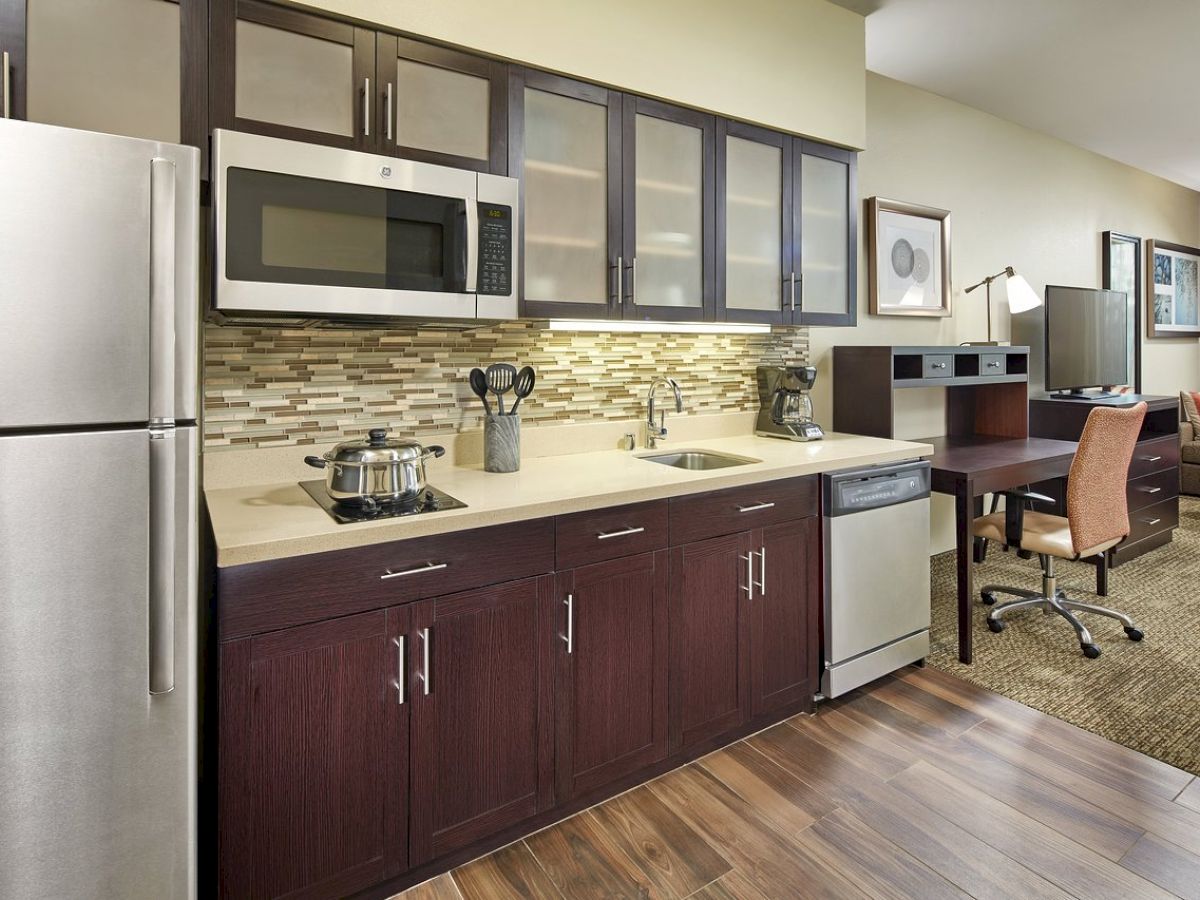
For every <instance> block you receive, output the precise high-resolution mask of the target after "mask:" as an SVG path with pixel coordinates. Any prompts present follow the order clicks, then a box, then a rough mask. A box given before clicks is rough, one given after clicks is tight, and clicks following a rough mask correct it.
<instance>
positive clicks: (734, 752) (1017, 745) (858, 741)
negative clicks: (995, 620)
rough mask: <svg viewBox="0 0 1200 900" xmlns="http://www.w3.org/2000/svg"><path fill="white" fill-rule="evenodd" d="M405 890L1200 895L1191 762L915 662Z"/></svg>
mask: <svg viewBox="0 0 1200 900" xmlns="http://www.w3.org/2000/svg"><path fill="white" fill-rule="evenodd" d="M398 896H399V897H400V898H404V900H477V898H478V900H483V898H486V900H498V898H509V897H512V898H516V897H522V898H529V897H535V898H542V897H545V898H568V900H574V898H613V897H646V898H684V897H693V898H705V900H708V898H712V900H717V898H739V900H743V898H744V900H763V898H779V897H788V898H790V897H830V898H847V897H872V898H908V897H916V898H922V900H924V898H941V897H947V898H950V897H979V898H1000V897H1005V898H1007V897H1020V898H1051V897H1054V898H1063V897H1078V898H1088V900H1104V898H1112V900H1130V898H1143V897H1145V898H1154V897H1167V898H1169V897H1183V898H1196V900H1200V779H1193V777H1192V776H1191V775H1190V774H1188V773H1186V772H1182V771H1180V770H1179V769H1175V768H1172V767H1171V766H1168V765H1166V764H1165V763H1160V762H1158V761H1157V760H1154V759H1151V758H1150V757H1147V756H1142V755H1141V754H1139V753H1135V752H1134V751H1132V750H1127V749H1125V748H1124V747H1121V746H1119V745H1117V744H1113V743H1111V742H1109V741H1106V740H1104V739H1103V738H1100V737H1097V736H1095V735H1093V734H1090V733H1089V732H1086V731H1081V730H1079V729H1077V728H1075V727H1074V726H1072V725H1068V724H1065V723H1063V722H1060V721H1059V720H1057V719H1053V718H1051V717H1049V716H1046V715H1044V714H1042V713H1040V712H1037V711H1036V710H1033V709H1030V708H1028V707H1025V706H1021V705H1020V704H1018V703H1015V702H1013V701H1011V700H1008V699H1006V698H1004V697H1001V696H999V695H997V694H992V693H990V692H988V691H985V690H983V689H981V688H977V687H975V686H973V685H970V684H968V683H966V682H964V681H960V680H958V679H956V678H954V677H953V676H950V675H946V674H944V673H941V672H938V671H936V670H934V669H916V668H910V669H906V670H904V671H902V672H900V673H898V674H897V675H896V676H894V677H891V678H888V679H885V680H883V681H881V682H878V683H876V684H875V685H872V686H871V687H870V688H868V689H866V690H864V691H860V692H856V693H854V694H851V695H849V696H847V697H844V698H840V699H838V700H836V701H833V702H830V703H826V704H824V705H822V707H821V709H820V711H819V713H818V714H817V715H816V716H797V717H795V718H793V719H791V720H789V721H787V722H784V723H782V724H780V725H776V726H775V727H773V728H770V729H768V730H766V731H763V732H761V733H759V734H756V735H754V736H752V737H750V738H747V739H746V740H744V741H740V742H739V743H737V744H734V745H732V746H730V747H726V748H725V749H723V750H719V751H717V752H716V753H712V754H710V755H708V756H705V757H703V758H701V759H699V760H697V761H695V762H694V763H691V764H689V765H687V766H684V767H682V768H680V769H676V770H675V771H673V772H670V773H668V774H666V775H664V776H662V777H661V778H658V779H656V780H655V781H652V782H650V783H649V784H646V785H642V786H641V787H638V788H635V789H634V790H632V791H629V792H628V793H626V794H623V795H621V796H619V797H615V798H613V799H612V800H609V801H607V802H605V803H603V804H601V805H599V806H596V807H594V808H592V809H590V810H587V811H585V812H582V813H580V814H578V815H576V816H573V817H571V818H570V819H567V820H566V821H563V822H560V823H558V824H557V825H553V826H551V827H550V828H547V829H545V830H543V831H540V832H538V833H537V834H534V835H531V836H530V837H528V838H526V839H525V840H523V841H518V842H517V843H515V844H510V845H509V846H508V847H505V848H503V849H502V850H498V851H496V852H495V853H492V854H491V855H489V856H486V857H484V858H482V859H478V860H475V861H474V862H471V863H468V864H467V865H465V866H462V867H461V868H459V869H456V870H455V871H454V872H451V873H448V874H446V875H442V876H439V877H438V878H435V879H433V880H431V881H427V882H425V883H424V884H422V885H418V886H417V887H414V888H412V889H410V890H408V891H406V892H405V893H403V894H400V895H398Z"/></svg>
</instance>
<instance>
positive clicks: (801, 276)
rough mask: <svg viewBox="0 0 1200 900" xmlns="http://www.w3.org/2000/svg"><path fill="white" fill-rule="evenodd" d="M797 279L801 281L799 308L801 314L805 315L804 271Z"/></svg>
mask: <svg viewBox="0 0 1200 900" xmlns="http://www.w3.org/2000/svg"><path fill="white" fill-rule="evenodd" d="M797 280H798V281H799V282H800V302H799V303H798V304H797V308H798V309H799V310H800V315H804V273H803V272H801V273H800V275H799V276H798V278H797Z"/></svg>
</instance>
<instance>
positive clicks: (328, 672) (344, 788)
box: [220, 609, 408, 898]
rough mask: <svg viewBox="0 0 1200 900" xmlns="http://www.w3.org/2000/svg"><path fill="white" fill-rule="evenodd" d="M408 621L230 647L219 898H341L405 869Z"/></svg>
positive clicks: (225, 656)
mask: <svg viewBox="0 0 1200 900" xmlns="http://www.w3.org/2000/svg"><path fill="white" fill-rule="evenodd" d="M407 619H408V612H407V610H404V609H395V610H388V611H384V610H380V611H378V612H371V613H364V614H362V615H356V616H347V617H345V618H342V619H335V620H333V621H330V622H322V623H319V624H316V625H305V626H302V627H299V628H290V629H286V630H284V631H277V632H274V633H271V634H266V635H262V636H258V637H254V638H245V639H242V640H238V641H231V642H228V643H226V644H224V645H222V647H221V678H222V690H221V734H220V794H221V798H220V800H221V806H222V815H221V830H220V846H221V852H220V889H221V895H222V896H224V897H238V898H242V897H246V898H251V897H252V898H260V897H261V898H268V897H285V896H286V897H334V896H342V895H345V894H349V893H352V892H354V891H356V890H360V889H362V888H364V887H367V886H369V885H372V884H374V883H376V882H379V881H382V880H383V879H385V878H388V877H393V876H395V875H397V874H399V873H400V872H401V871H403V870H404V868H405V867H406V866H407V859H406V857H407V852H406V851H407V835H406V827H407V823H408V812H407V802H408V783H407V782H408V728H407V723H408V717H407V716H406V715H400V714H399V711H400V707H399V705H398V703H397V699H398V695H397V693H396V688H395V686H394V681H395V679H396V672H397V654H398V651H397V648H396V645H395V643H394V640H395V639H400V638H401V637H402V636H403V634H404V633H405V631H406V630H407Z"/></svg>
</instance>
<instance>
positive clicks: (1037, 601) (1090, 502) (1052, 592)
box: [973, 403, 1146, 659]
mask: <svg viewBox="0 0 1200 900" xmlns="http://www.w3.org/2000/svg"><path fill="white" fill-rule="evenodd" d="M1145 417H1146V404H1145V403H1138V404H1137V405H1136V406H1131V407H1129V408H1127V409H1105V408H1103V407H1099V408H1097V409H1093V410H1092V411H1091V413H1090V414H1089V415H1088V418H1087V423H1086V424H1085V425H1084V427H1083V434H1082V435H1081V436H1080V438H1079V449H1078V450H1076V451H1075V458H1074V459H1073V460H1072V461H1071V469H1070V472H1069V474H1068V476H1067V515H1066V516H1065V517H1063V516H1054V515H1050V514H1048V513H1041V512H1036V511H1033V510H1027V509H1025V501H1026V500H1044V501H1047V502H1052V501H1051V498H1049V497H1045V496H1042V495H1040V494H1035V493H1033V492H1032V491H1028V490H1011V491H1001V493H1002V494H1004V496H1005V503H1004V507H1005V509H1004V512H999V513H992V514H990V515H986V516H980V517H979V518H978V519H976V520H975V522H974V527H973V533H974V534H975V536H976V537H982V538H987V539H988V540H990V541H999V542H1000V543H1003V544H1007V545H1008V546H1010V547H1017V548H1019V549H1021V550H1028V551H1031V552H1033V553H1036V554H1037V555H1038V558H1039V559H1040V560H1041V564H1042V590H1041V593H1038V592H1037V591H1029V590H1024V589H1022V588H1014V587H1007V586H1004V585H997V584H989V585H987V586H985V587H984V588H983V589H982V590H981V591H980V595H981V597H982V599H983V602H984V603H986V604H987V605H989V606H991V605H992V604H994V603H995V602H996V595H997V594H1010V595H1012V596H1014V597H1019V598H1021V599H1019V600H1013V601H1010V602H1008V603H1002V604H1000V605H999V606H996V607H994V608H993V609H992V610H991V611H990V612H989V613H988V617H987V623H988V628H990V629H991V630H992V631H994V632H1000V631H1003V630H1004V626H1005V622H1004V620H1003V617H1004V616H1005V615H1007V614H1008V613H1012V612H1016V611H1017V610H1021V609H1031V608H1037V609H1041V610H1042V611H1043V612H1044V613H1045V614H1046V615H1049V614H1050V613H1052V612H1053V613H1058V614H1059V615H1060V616H1062V617H1063V618H1064V619H1066V620H1067V621H1068V622H1070V623H1071V626H1072V627H1073V628H1074V629H1075V633H1076V635H1078V637H1079V645H1080V647H1081V648H1082V649H1083V655H1084V656H1086V657H1088V658H1089V659H1095V658H1096V657H1098V656H1099V655H1100V648H1099V647H1097V646H1096V644H1095V642H1094V641H1093V640H1092V635H1091V632H1090V631H1088V630H1087V628H1085V627H1084V625H1083V623H1082V622H1080V621H1079V619H1078V617H1076V615H1075V613H1077V612H1088V613H1096V614H1097V615H1101V616H1108V617H1109V618H1112V619H1118V620H1119V621H1120V622H1121V624H1122V625H1124V626H1125V634H1126V635H1128V636H1129V639H1130V640H1133V641H1140V640H1141V639H1142V637H1143V634H1142V631H1141V630H1140V629H1139V628H1137V627H1135V626H1134V624H1133V620H1132V619H1130V618H1129V616H1127V615H1125V614H1124V613H1120V612H1117V611H1116V610H1112V609H1106V608H1105V607H1103V606H1095V605H1093V604H1091V603H1083V602H1080V601H1078V600H1071V599H1070V598H1069V597H1067V595H1066V593H1065V592H1064V591H1062V590H1060V589H1059V587H1058V582H1057V579H1056V577H1055V574H1054V560H1055V559H1056V558H1057V559H1072V560H1075V559H1084V558H1087V557H1090V556H1101V557H1105V555H1106V554H1107V553H1108V551H1109V550H1110V549H1112V548H1113V547H1115V546H1116V545H1117V544H1119V543H1121V541H1123V540H1125V538H1126V537H1128V536H1129V514H1128V508H1127V506H1126V502H1125V480H1126V478H1127V476H1128V473H1129V461H1130V460H1131V459H1132V458H1133V449H1134V445H1135V444H1136V443H1137V438H1138V434H1139V432H1140V431H1141V429H1142V420H1143V419H1144V418H1145ZM1099 564H1100V565H1106V564H1107V559H1106V558H1102V559H1101V560H1100V563H1099Z"/></svg>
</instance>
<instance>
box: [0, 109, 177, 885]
mask: <svg viewBox="0 0 1200 900" xmlns="http://www.w3.org/2000/svg"><path fill="white" fill-rule="evenodd" d="M198 157H199V154H198V152H197V151H196V150H195V149H194V148H188V147H180V146H175V145H171V144H160V143H155V142H151V141H143V140H135V139H132V138H122V137H114V136H110V135H101V134H92V133H89V132H83V131H75V130H72V129H66V128H55V127H51V126H47V125H39V124H33V123H27V122H17V121H13V120H0V897H4V898H6V900H24V898H34V897H36V898H43V897H47V898H48V897H55V898H63V897H72V898H76V897H78V898H104V900H108V898H120V900H134V898H147V900H150V898H153V900H166V898H191V897H194V896H195V893H196V888H195V881H196V862H195V859H196V851H195V845H196V753H197V735H196V669H197V661H196V656H197V654H196V642H197V625H196V618H197V610H196V604H197V601H196V595H197V590H196V580H197V572H196V569H197V553H196V543H197V541H196V537H197V507H196V503H197V497H196V492H197V464H198V438H197V434H196V407H197V365H198V364H197V358H198V353H197V347H198V335H197V331H198V322H199V309H198V305H197V294H198V285H197V282H198V259H197V257H198V249H199V248H198V225H197V220H198V194H199V190H198V166H199V158H198Z"/></svg>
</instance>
